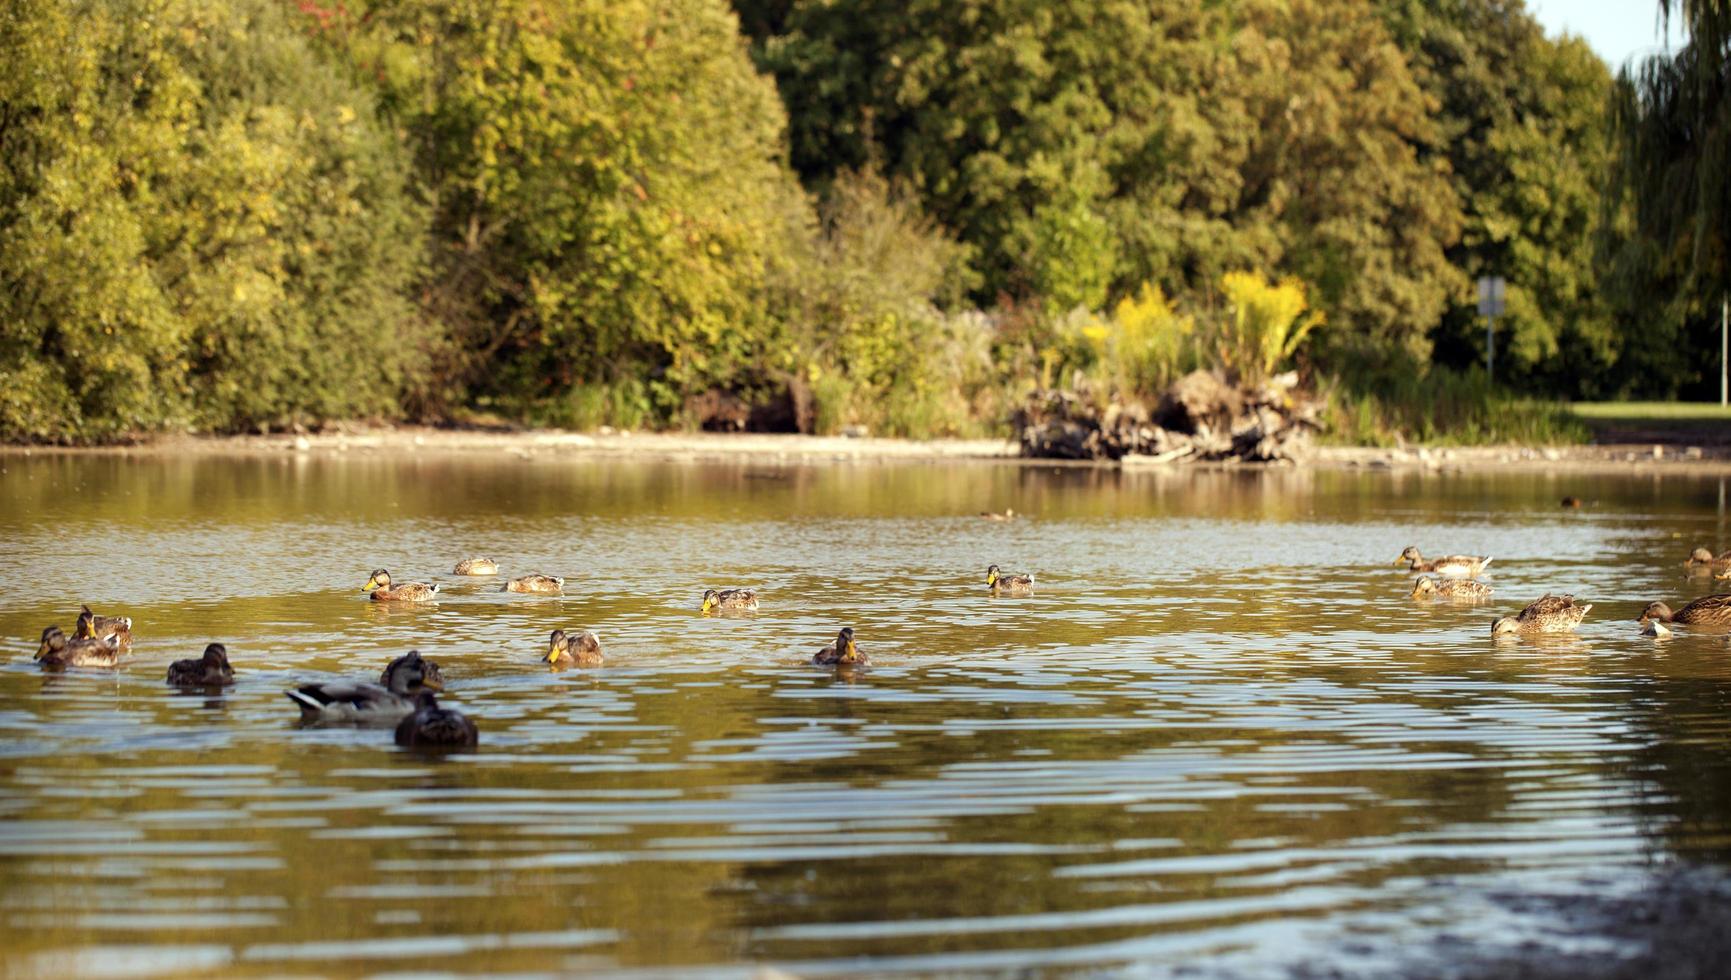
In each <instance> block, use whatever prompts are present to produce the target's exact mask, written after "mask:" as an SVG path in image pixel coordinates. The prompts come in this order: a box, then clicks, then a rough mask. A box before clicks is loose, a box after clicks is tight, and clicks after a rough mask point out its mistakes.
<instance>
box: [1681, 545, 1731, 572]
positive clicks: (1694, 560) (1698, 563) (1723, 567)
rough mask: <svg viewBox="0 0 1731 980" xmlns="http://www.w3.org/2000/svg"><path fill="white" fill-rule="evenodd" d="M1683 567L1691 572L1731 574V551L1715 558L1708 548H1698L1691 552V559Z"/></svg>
mask: <svg viewBox="0 0 1731 980" xmlns="http://www.w3.org/2000/svg"><path fill="white" fill-rule="evenodd" d="M1683 567H1684V568H1686V569H1688V570H1689V571H1691V572H1700V573H1707V572H1713V573H1718V572H1731V551H1726V552H1724V553H1723V554H1720V555H1718V556H1717V557H1715V556H1714V554H1713V552H1711V551H1708V550H1707V549H1706V548H1696V549H1695V550H1694V551H1691V552H1689V557H1688V559H1687V560H1685V561H1684V562H1683Z"/></svg>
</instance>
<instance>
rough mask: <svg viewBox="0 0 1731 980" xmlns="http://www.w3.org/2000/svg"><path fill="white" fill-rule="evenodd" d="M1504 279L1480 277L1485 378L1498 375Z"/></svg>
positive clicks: (1480, 310)
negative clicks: (1483, 320)
mask: <svg viewBox="0 0 1731 980" xmlns="http://www.w3.org/2000/svg"><path fill="white" fill-rule="evenodd" d="M1503 285H1504V283H1503V277H1502V276H1480V277H1479V316H1482V317H1484V318H1485V377H1487V378H1491V379H1492V380H1495V379H1496V374H1497V317H1498V316H1499V315H1501V314H1502V312H1503Z"/></svg>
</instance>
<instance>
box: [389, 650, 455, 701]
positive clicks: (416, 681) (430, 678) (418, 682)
mask: <svg viewBox="0 0 1731 980" xmlns="http://www.w3.org/2000/svg"><path fill="white" fill-rule="evenodd" d="M398 675H401V676H402V678H403V680H402V683H403V686H404V687H405V688H406V689H408V690H413V689H415V688H416V687H430V688H432V689H433V690H435V691H442V690H444V689H445V672H444V671H442V670H440V669H439V665H438V664H436V663H434V662H433V661H431V660H428V659H426V658H424V657H422V656H421V651H419V650H410V651H409V652H408V653H405V654H403V655H402V656H400V657H398V658H397V659H395V660H393V661H391V662H390V663H388V664H386V665H385V669H384V670H381V671H379V684H380V685H382V686H384V687H387V688H394V687H395V685H396V678H397V676H398Z"/></svg>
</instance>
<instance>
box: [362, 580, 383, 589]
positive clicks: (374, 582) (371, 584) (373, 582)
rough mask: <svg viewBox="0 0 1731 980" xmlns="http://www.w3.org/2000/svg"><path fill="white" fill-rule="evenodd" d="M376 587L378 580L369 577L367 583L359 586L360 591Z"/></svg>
mask: <svg viewBox="0 0 1731 980" xmlns="http://www.w3.org/2000/svg"><path fill="white" fill-rule="evenodd" d="M378 587H379V580H378V579H376V578H370V577H369V578H368V579H367V584H366V585H363V586H361V591H362V592H371V591H373V590H374V589H376V588H378Z"/></svg>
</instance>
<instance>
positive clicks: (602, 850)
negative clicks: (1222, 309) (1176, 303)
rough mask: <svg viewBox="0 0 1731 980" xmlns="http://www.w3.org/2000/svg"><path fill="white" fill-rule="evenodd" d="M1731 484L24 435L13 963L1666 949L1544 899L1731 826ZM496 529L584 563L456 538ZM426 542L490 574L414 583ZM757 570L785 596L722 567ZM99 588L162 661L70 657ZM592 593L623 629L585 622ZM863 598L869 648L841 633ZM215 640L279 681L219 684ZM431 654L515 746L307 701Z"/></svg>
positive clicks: (613, 966)
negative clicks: (106, 444) (1567, 622)
mask: <svg viewBox="0 0 1731 980" xmlns="http://www.w3.org/2000/svg"><path fill="white" fill-rule="evenodd" d="M1725 482H1726V481H1725V480H1724V479H1723V478H1720V477H1701V476H1692V477H1675V476H1664V477H1660V476H1652V475H1643V476H1627V475H1625V476H1610V475H1581V474H1567V475H1545V474H1533V473H1526V474H1490V473H1471V472H1468V473H1420V472H1388V471H1365V470H1348V469H1317V470H1304V469H1299V470H1273V471H1268V472H1260V471H1251V470H1240V471H1232V470H1225V471H1184V470H1180V471H1175V472H1166V471H1158V472H1136V471H1125V472H1119V471H1115V470H1107V469H1091V468H1053V467H1040V466H1023V465H1011V464H988V463H947V464H941V465H938V464H900V465H887V464H870V463H867V464H858V463H854V464H835V465H806V466H789V467H782V466H775V465H768V464H764V463H757V462H741V463H734V464H701V463H687V464H678V463H648V462H644V463H635V462H621V461H617V460H606V459H585V458H582V457H578V458H553V457H545V456H543V457H537V458H534V459H531V460H527V461H525V460H519V459H516V458H514V457H507V458H506V459H504V460H501V459H499V458H497V457H495V456H492V455H480V454H476V455H471V456H441V457H427V458H418V457H416V456H413V455H396V456H383V455H381V456H376V457H367V456H359V455H356V456H354V457H352V458H348V457H345V458H338V457H328V458H327V457H320V456H310V457H309V456H308V455H307V454H302V455H301V456H299V457H295V456H290V455H288V454H285V455H284V457H282V458H264V457H255V458H244V457H243V458H225V457H194V458H176V457H155V456H142V457H129V456H108V455H90V456H79V455H52V454H48V455H43V454H37V455H30V456H25V455H21V454H12V455H6V456H0V542H4V547H3V548H0V635H4V636H5V637H6V638H7V639H6V645H7V653H6V655H5V657H4V658H3V660H4V662H3V664H0V730H3V735H0V881H3V888H0V906H3V907H0V917H3V919H4V921H5V923H6V935H7V937H8V941H7V942H6V944H5V946H4V948H3V949H0V973H5V974H7V975H13V976H37V975H43V976H58V975H79V976H86V977H92V976H149V975H159V974H160V975H177V976H179V975H187V974H197V973H200V972H209V973H212V974H221V975H255V974H257V975H262V974H271V975H280V974H285V973H320V974H337V975H348V974H356V973H389V972H397V971H411V972H412V971H422V972H425V971H447V972H453V973H471V972H483V971H485V972H490V973H500V974H502V973H555V972H568V971H581V970H589V969H595V970H609V971H616V972H631V971H638V970H641V971H645V972H653V973H656V974H658V975H665V974H667V973H670V972H677V973H692V974H703V975H713V976H724V975H733V974H743V973H747V972H749V971H750V970H751V969H752V968H753V967H754V966H755V965H757V964H773V965H775V966H777V967H779V968H781V969H784V970H786V971H788V972H791V973H795V974H799V975H813V976H816V975H824V974H830V973H859V972H865V973H886V972H897V971H911V972H926V973H930V972H947V973H953V972H986V973H995V972H1001V971H1008V970H1012V969H1017V968H1022V967H1032V968H1035V969H1038V970H1042V971H1046V970H1068V969H1084V970H1086V969H1089V968H1102V969H1108V970H1117V969H1122V968H1126V967H1127V968H1130V969H1134V970H1139V971H1143V972H1153V973H1160V972H1164V971H1170V970H1173V969H1177V968H1180V967H1183V968H1185V969H1187V970H1188V971H1190V972H1191V973H1192V974H1193V975H1202V976H1211V975H1216V974H1218V975H1222V976H1226V975H1230V976H1242V975H1285V974H1286V973H1288V972H1290V971H1291V970H1293V969H1296V968H1298V967H1300V966H1303V965H1305V964H1315V963H1318V962H1328V963H1334V964H1337V965H1340V966H1342V967H1343V968H1347V969H1355V970H1363V971H1368V972H1370V973H1379V972H1400V971H1402V970H1415V969H1420V968H1422V965H1423V964H1425V963H1433V962H1435V961H1436V959H1437V958H1438V957H1447V956H1448V955H1449V952H1448V951H1449V949H1450V945H1449V944H1450V942H1453V941H1455V939H1458V938H1459V937H1462V936H1466V937H1470V941H1471V942H1472V943H1473V944H1475V947H1476V948H1478V949H1481V950H1488V951H1490V952H1491V953H1493V954H1494V953H1495V952H1496V950H1498V949H1502V948H1510V949H1514V948H1520V947H1521V946H1522V944H1532V943H1538V944H1540V948H1548V947H1546V946H1545V945H1544V944H1553V945H1554V946H1555V947H1556V948H1559V949H1563V948H1567V949H1571V950H1574V951H1577V952H1578V951H1580V950H1582V949H1586V950H1588V951H1589V952H1595V951H1597V952H1603V954H1604V955H1608V956H1615V955H1617V953H1618V952H1619V950H1618V948H1617V944H1616V943H1615V942H1613V941H1611V940H1609V939H1606V938H1604V937H1595V936H1592V935H1577V934H1575V933H1574V932H1571V930H1570V929H1569V928H1568V923H1567V922H1566V921H1562V920H1559V918H1558V917H1557V916H1556V915H1555V914H1554V913H1553V911H1551V909H1552V905H1550V904H1547V903H1544V902H1539V903H1531V902H1522V901H1520V898H1521V896H1530V895H1534V894H1541V893H1542V894H1544V895H1548V896H1553V897H1555V896H1563V897H1565V898H1566V897H1568V896H1575V895H1578V896H1598V895H1605V894H1619V893H1623V892H1628V891H1632V890H1635V889H1639V888H1640V887H1642V885H1643V883H1644V882H1646V881H1647V880H1649V879H1650V878H1651V876H1653V875H1654V874H1656V873H1657V869H1661V868H1675V867H1679V866H1681V867H1687V868H1694V869H1702V870H1703V872H1704V873H1712V874H1718V873H1719V870H1718V869H1721V868H1723V867H1724V865H1725V863H1726V861H1727V859H1728V858H1731V648H1728V647H1727V646H1726V644H1725V638H1724V636H1723V635H1692V634H1690V633H1688V632H1687V631H1685V630H1682V629H1679V630H1678V631H1677V635H1676V636H1675V637H1673V638H1672V639H1670V640H1667V641H1655V640H1653V639H1650V638H1647V637H1644V636H1642V635H1640V632H1639V628H1638V627H1637V625H1636V624H1635V623H1634V622H1633V619H1634V617H1635V615H1636V614H1637V613H1638V612H1639V610H1640V609H1641V608H1642V607H1643V606H1644V605H1645V604H1646V603H1647V602H1649V601H1651V600H1653V599H1665V600H1666V601H1668V602H1670V603H1671V604H1672V605H1673V606H1675V605H1677V604H1678V602H1679V601H1680V600H1686V599H1688V598H1692V597H1694V596H1698V595H1704V594H1707V593H1709V592H1711V591H1713V588H1712V586H1713V583H1712V582H1711V581H1710V580H1708V579H1704V578H1698V577H1697V578H1689V577H1686V576H1685V574H1684V571H1683V566H1682V560H1683V558H1684V557H1685V556H1686V555H1687V553H1688V551H1689V549H1690V548H1692V547H1694V546H1695V545H1697V544H1702V545H1707V546H1709V547H1713V548H1714V549H1715V550H1716V551H1717V550H1723V549H1726V548H1731V519H1728V518H1731V515H1728V512H1727V508H1726V488H1725ZM1565 494H1572V495H1575V496H1579V497H1581V498H1583V499H1584V500H1586V501H1587V506H1586V507H1584V508H1582V509H1581V510H1578V511H1573V510H1571V511H1565V510H1563V509H1562V508H1560V507H1559V506H1558V500H1559V498H1561V497H1562V496H1564V495H1565ZM1005 508H1013V509H1014V510H1015V511H1017V512H1018V513H1019V514H1021V515H1024V516H1022V517H1021V518H1020V519H1017V520H1014V521H1008V522H993V521H988V520H983V519H982V518H980V517H979V516H977V514H978V512H980V511H985V510H993V511H1001V510H1003V509H1005ZM1408 544H1416V545H1418V546H1419V547H1420V548H1421V549H1423V550H1424V551H1426V552H1427V553H1431V552H1435V553H1444V552H1466V553H1473V554H1488V555H1494V556H1495V558H1496V560H1495V562H1494V563H1493V564H1492V565H1491V568H1490V572H1489V573H1488V574H1487V575H1486V576H1485V577H1484V581H1486V582H1487V583H1489V584H1490V585H1492V586H1493V587H1494V589H1495V592H1496V594H1495V597H1494V598H1493V599H1492V600H1491V601H1490V602H1488V603H1486V604H1484V605H1481V606H1476V607H1475V606H1455V605H1450V604H1447V603H1442V602H1419V601H1414V600H1413V599H1411V598H1409V596H1408V592H1409V590H1410V588H1411V583H1412V578H1411V576H1410V575H1409V574H1408V573H1407V572H1406V571H1405V570H1404V569H1402V568H1397V567H1395V566H1394V565H1393V564H1391V562H1392V561H1393V559H1394V556H1395V555H1396V554H1398V553H1399V552H1400V551H1401V549H1402V548H1403V547H1404V546H1405V545H1408ZM473 554H480V555H489V556H492V557H493V558H495V559H497V560H498V561H499V562H500V564H501V566H502V568H503V570H504V572H505V573H506V574H507V575H510V574H522V573H526V572H532V571H541V572H546V573H549V574H554V575H562V576H564V577H565V578H566V592H567V594H566V595H565V596H563V597H559V598H547V597H536V596H528V595H515V594H505V593H501V592H500V591H499V584H500V583H499V580H495V579H480V578H475V579H464V578H457V577H454V576H452V575H451V574H450V571H451V567H452V565H453V564H454V563H455V562H456V561H457V560H458V559H459V558H463V557H467V556H469V555H473ZM993 562H996V563H998V564H1001V565H1003V566H1004V567H1005V568H1006V569H1008V570H1014V571H1024V570H1028V571H1032V572H1034V573H1035V575H1036V591H1035V594H1034V595H1033V596H1032V597H1029V598H1017V599H1011V598H994V597H993V596H990V595H988V594H987V592H986V589H985V585H984V570H985V567H986V565H987V564H989V563H993ZM376 567H384V568H388V569H389V570H390V571H391V572H392V573H393V575H394V576H395V577H396V579H397V580H398V581H410V580H419V581H430V582H437V583H439V584H440V585H441V586H442V588H443V590H444V592H443V593H442V595H441V601H440V602H439V603H438V604H437V605H436V606H432V607H427V608H393V607H389V606H386V605H381V604H378V603H373V602H370V601H368V599H367V596H366V595H365V594H364V593H363V592H362V591H361V586H362V584H363V583H364V582H365V581H366V580H367V577H368V573H369V572H370V571H372V569H374V568H376ZM733 585H742V586H752V587H755V588H756V589H758V591H759V595H760V598H761V603H762V608H761V611H760V612H758V613H757V614H756V615H755V616H746V617H715V616H709V617H705V616H703V615H700V614H699V612H698V605H699V599H700V596H701V593H702V591H703V589H704V588H705V587H721V586H733ZM1547 591H1555V592H1572V593H1574V594H1576V595H1577V596H1579V597H1581V598H1583V599H1585V600H1587V601H1590V602H1592V603H1593V609H1592V612H1591V613H1590V615H1589V616H1588V618H1587V621H1586V622H1585V623H1584V624H1583V625H1582V627H1581V628H1580V630H1579V631H1578V633H1577V634H1575V635H1574V636H1571V637H1564V638H1559V639H1553V640H1550V641H1547V642H1535V641H1528V640H1516V641H1512V642H1511V641H1507V640H1504V641H1498V642H1493V640H1492V638H1491V636H1490V632H1489V623H1490V620H1491V618H1492V617H1493V616H1495V615H1505V614H1512V613H1513V612H1515V611H1516V610H1518V609H1519V608H1520V607H1521V606H1522V605H1524V604H1525V603H1526V602H1527V601H1529V600H1531V599H1534V598H1537V597H1538V596H1539V595H1541V594H1543V593H1545V592H1547ZM80 602H89V603H90V604H91V605H92V606H94V607H95V608H96V610H97V611H98V612H103V613H123V614H126V615H129V616H131V617H132V618H133V620H134V623H135V627H134V631H135V635H136V642H135V645H134V649H133V653H132V656H131V657H130V659H129V660H128V661H127V662H126V663H125V664H124V665H123V666H122V667H121V668H120V669H118V670H106V671H105V670H72V671H67V672H65V673H47V672H44V671H43V670H41V669H40V668H39V667H38V666H37V665H36V664H35V663H34V662H33V661H32V657H31V655H32V653H33V652H34V650H35V648H36V641H37V637H38V636H39V634H40V633H41V631H42V628H43V627H44V626H47V625H49V624H51V623H58V624H59V625H61V626H63V627H65V628H66V629H68V630H70V629H71V627H72V625H73V620H74V618H75V617H76V614H77V611H78V606H79V603H80ZM574 626H575V627H584V628H589V629H593V630H595V631H596V632H598V633H599V634H600V636H601V639H602V642H603V644H604V646H605V648H606V656H607V664H606V666H605V667H602V668H600V669H594V670H567V671H560V672H555V671H551V670H549V669H548V667H547V666H546V665H545V664H544V663H541V662H540V658H541V655H542V654H543V653H544V652H545V649H546V638H547V634H548V632H549V631H550V630H551V629H553V628H555V627H567V628H569V627H574ZM841 626H852V627H854V628H855V630H856V631H857V635H858V639H859V643H860V646H861V648H862V649H864V650H865V651H866V652H867V653H868V654H869V655H870V657H871V658H872V665H871V667H870V668H869V669H867V670H859V671H849V672H843V673H839V674H838V673H837V672H836V671H834V670H831V669H824V668H814V667H811V666H809V665H808V664H807V663H806V661H807V660H809V658H810V656H811V654H812V653H813V652H815V651H816V650H817V649H818V648H819V647H821V646H823V645H824V644H825V643H826V642H828V641H829V640H831V639H833V638H834V636H835V632H836V630H837V629H838V628H839V627H841ZM211 640H219V641H222V642H224V643H226V644H227V646H228V649H229V655H230V659H231V660H232V662H233V663H234V666H235V669H236V674H237V682H236V684H235V685H234V686H233V687H232V688H228V689H227V690H226V691H224V692H222V693H213V694H207V693H205V692H198V693H193V694H184V693H179V692H176V691H173V690H171V689H169V688H168V687H166V686H165V685H164V683H163V675H164V671H165V669H166V665H167V664H168V662H169V661H171V660H174V659H178V658H182V657H193V656H197V655H198V653H199V652H200V651H201V650H202V649H203V647H204V644H205V643H206V642H208V641H211ZM410 649H418V650H420V651H422V652H423V653H424V654H425V655H427V656H428V657H430V658H432V659H434V660H436V661H438V662H439V663H440V664H441V665H442V667H443V670H444V674H445V678H446V682H447V685H446V697H445V698H444V699H443V700H444V703H446V704H448V705H452V706H456V707H460V708H461V709H462V710H463V711H465V712H466V713H468V714H469V715H470V717H472V718H473V719H475V721H476V722H477V723H478V724H479V726H480V729H481V744H480V748H479V750H478V751H476V752H474V753H472V754H462V755H451V756H446V757H439V756H427V755H422V754H414V753H410V752H407V751H404V750H401V749H398V748H397V747H396V746H395V745H394V744H393V741H392V738H391V733H390V731H389V730H388V729H384V730H380V729H355V728H302V727H300V726H299V724H298V715H297V712H296V710H295V708H294V705H293V704H292V703H291V702H290V701H289V700H288V699H287V698H285V697H284V696H283V693H282V692H283V691H284V689H285V688H288V687H291V686H294V685H296V684H299V683H305V682H310V681H316V680H324V679H333V678H338V677H357V678H376V676H377V674H378V672H379V670H380V668H381V667H382V665H383V664H384V663H385V662H387V661H388V660H390V659H391V658H393V657H395V656H397V655H399V654H401V653H404V652H407V651H408V650H410ZM1451 937H1453V938H1451ZM1601 947H1602V949H1601Z"/></svg>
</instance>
